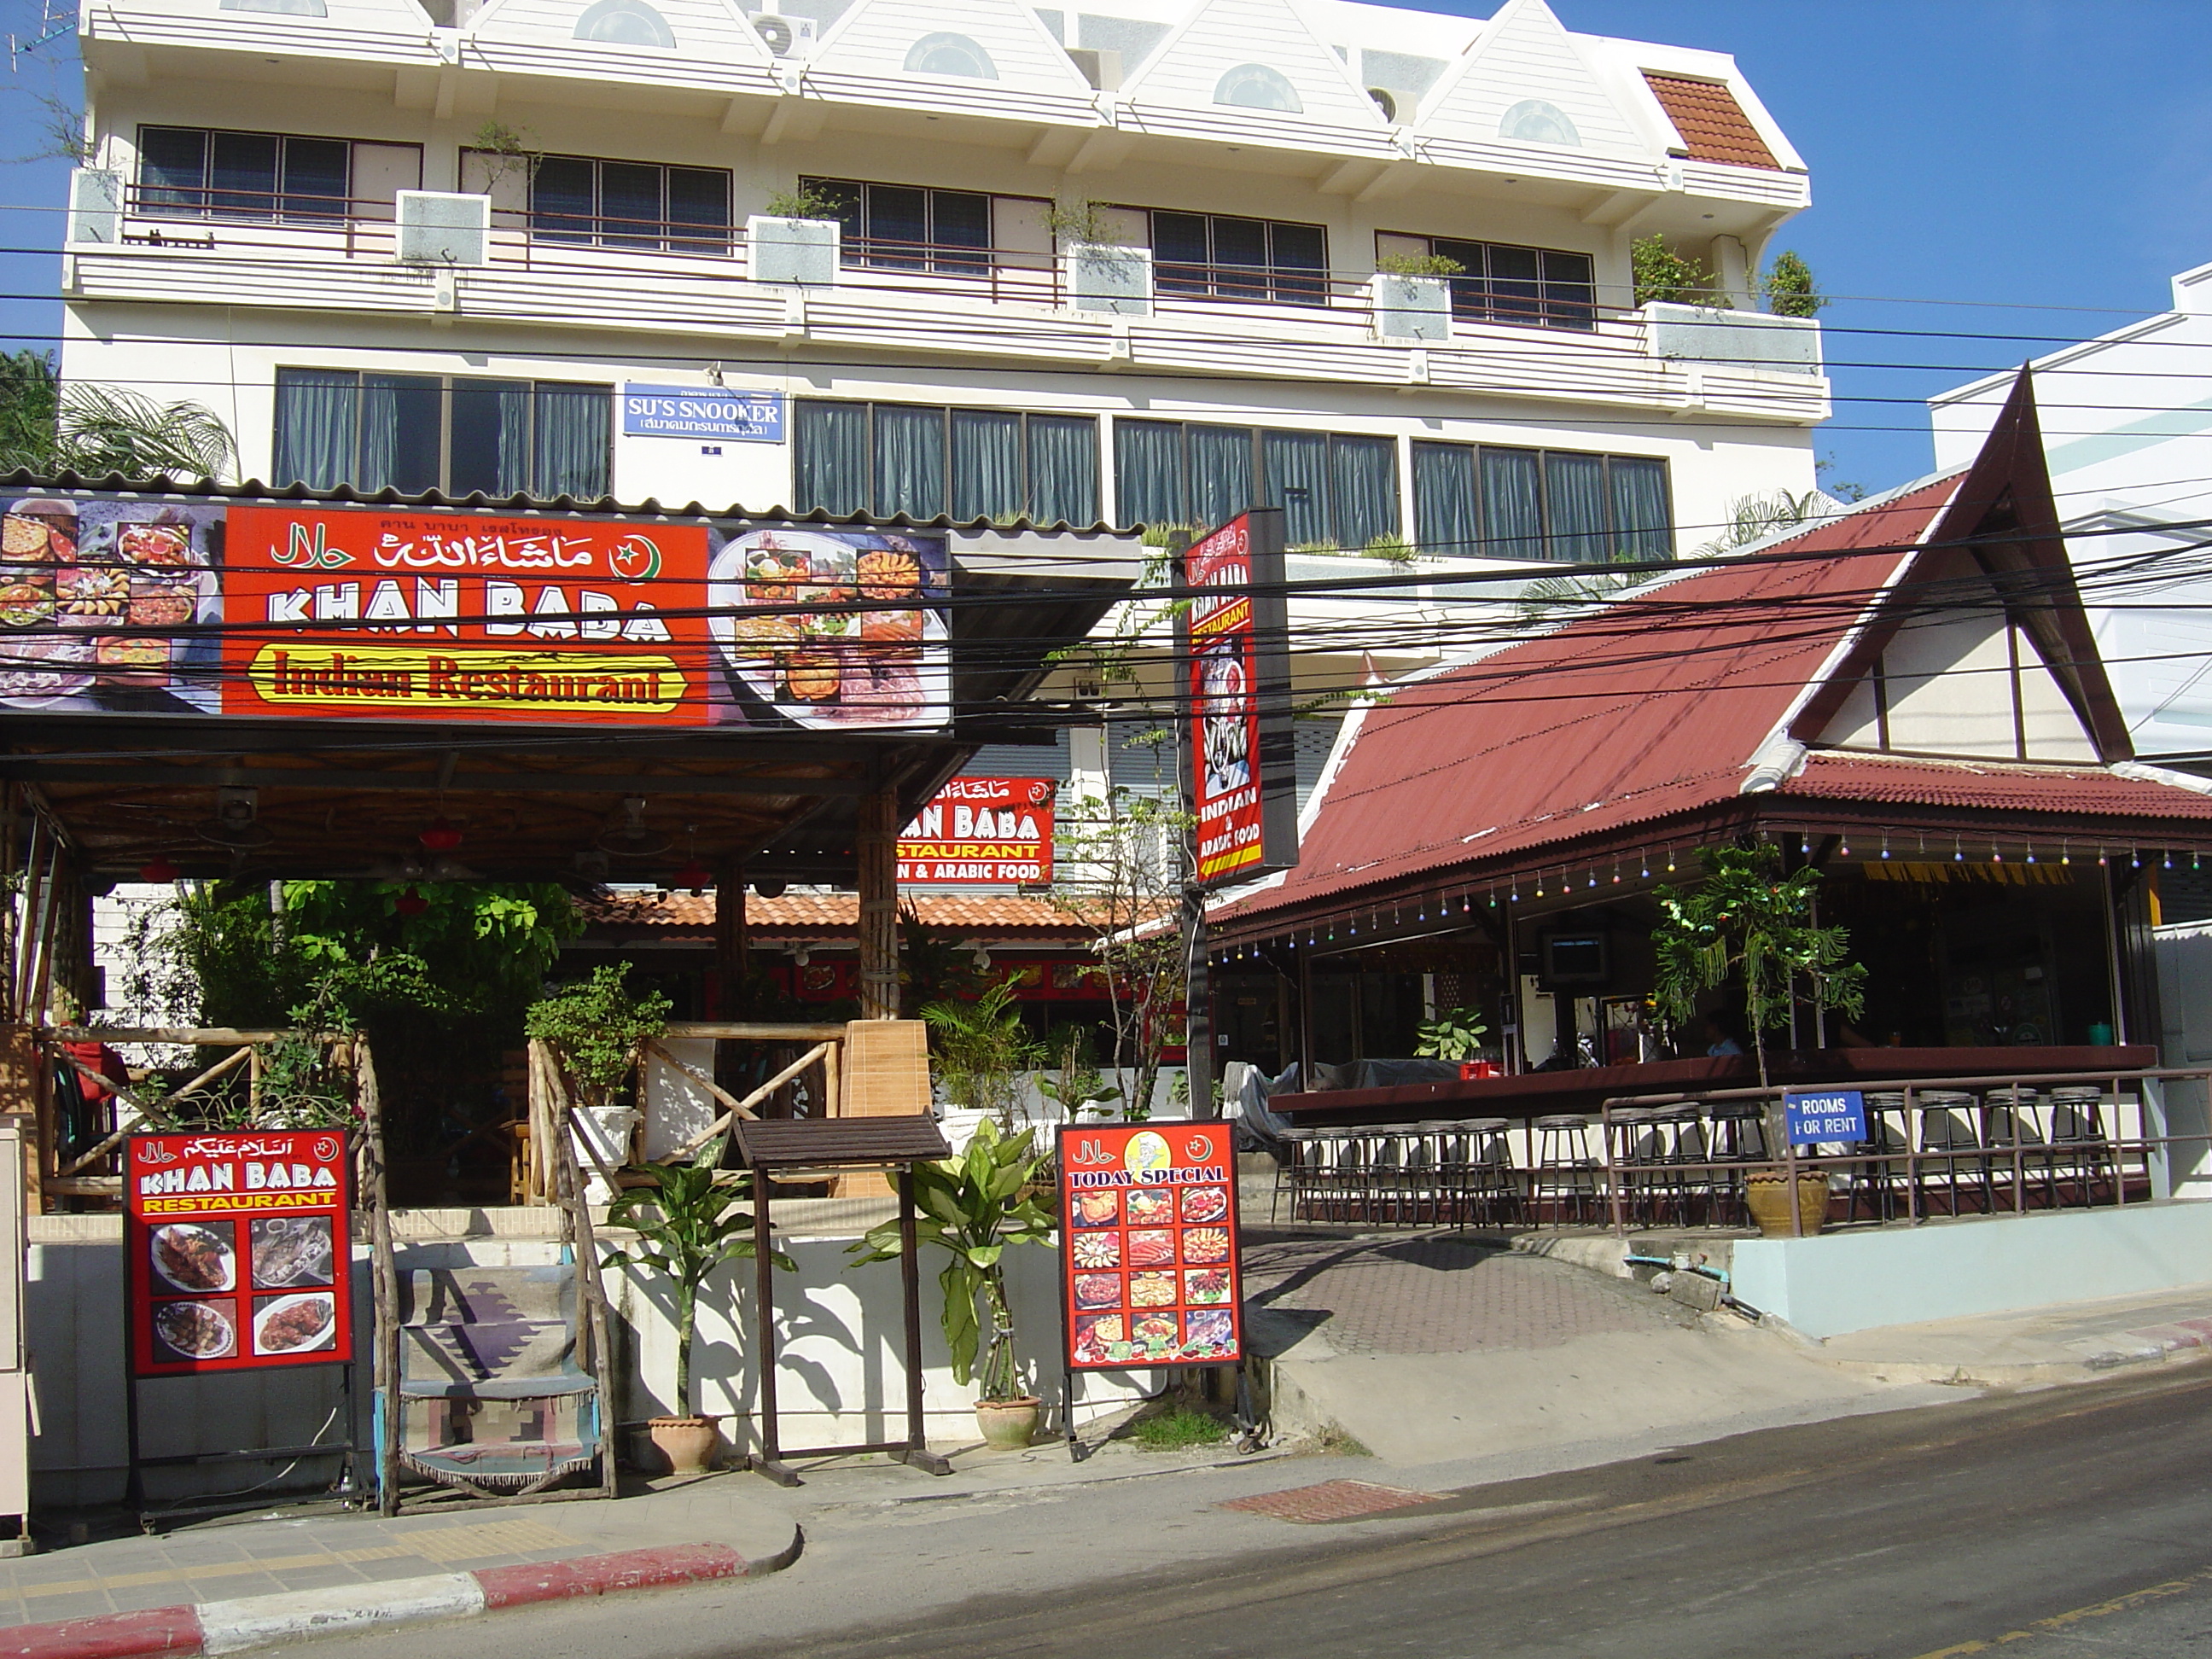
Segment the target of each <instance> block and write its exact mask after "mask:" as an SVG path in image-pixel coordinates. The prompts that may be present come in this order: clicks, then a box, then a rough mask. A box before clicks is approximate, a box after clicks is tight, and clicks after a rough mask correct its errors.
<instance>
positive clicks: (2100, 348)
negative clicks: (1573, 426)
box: [1929, 265, 2212, 759]
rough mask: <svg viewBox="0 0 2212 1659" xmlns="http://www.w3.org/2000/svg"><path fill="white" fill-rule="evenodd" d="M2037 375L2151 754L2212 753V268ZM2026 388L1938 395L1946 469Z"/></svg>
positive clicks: (2064, 516)
mask: <svg viewBox="0 0 2212 1659" xmlns="http://www.w3.org/2000/svg"><path fill="white" fill-rule="evenodd" d="M2033 368H2034V371H2035V385H2036V399H2037V402H2038V403H2039V404H2040V405H2041V408H2042V411H2043V414H2042V422H2043V438H2044V453H2045V457H2046V458H2047V459H2048V460H2049V462H2050V466H2051V491H2052V494H2053V495H2054V497H2055V498H2056V501H2057V507H2058V515H2059V519H2060V520H2061V522H2062V523H2063V526H2064V528H2065V530H2066V532H2067V535H2068V537H2069V548H2070V550H2071V552H2072V556H2073V559H2074V563H2075V573H2076V575H2077V578H2078V580H2080V582H2081V589H2082V596H2083V598H2084V599H2085V600H2086V601H2087V608H2088V611H2089V615H2090V619H2091V621H2092V623H2093V625H2094V627H2095V629H2096V634H2097V645H2098V648H2099V651H2100V654H2101V655H2102V656H2103V658H2104V659H2105V665H2106V671H2107V672H2108V673H2109V674H2110V676H2111V678H2112V689H2113V690H2114V692H2115V693H2117V694H2118V697H2119V701H2120V707H2121V709H2122V712H2123V713H2124V714H2125V715H2126V717H2127V722H2128V730H2129V733H2130V736H2131V737H2132V738H2134V740H2135V745H2136V750H2137V752H2139V753H2141V754H2142V755H2145V756H2152V757H2158V756H2165V757H2177V758H2188V757H2195V758H2196V759H2202V758H2203V757H2207V756H2208V755H2212V557H2208V556H2207V554H2206V552H2205V546H2206V543H2207V540H2208V538H2207V536H2206V533H2205V528H2204V526H2205V523H2206V520H2212V265H2199V266H2198V267H2197V269H2195V270H2185V271H2183V272H2182V273H2181V274H2180V275H2179V276H2176V277H2175V278H2174V279H2173V309H2172V310H2171V311H2167V312H2161V313H2159V314H2158V315H2156V316H2154V317H2148V318H2146V319H2143V320H2142V321H2141V322H2138V323H2132V324H2130V325H2128V326H2127V327H2125V328H2121V329H2115V330H2114V331H2112V332H2111V333H2109V334H2103V335H2100V336H2099V337H2096V338H2095V339H2093V340H2085V341H2083V342H2082V343H2081V344H2079V345H2073V346H2067V347H2065V348H2063V349H2060V350H2058V351H2055V352H2052V353H2051V354H2050V355H2049V356H2045V357H2042V358H2039V359H2038V360H2037V361H2036V362H2035V363H2034V365H2033ZM2012 380H2013V373H2012V371H2011V370H2007V371H2006V372H2005V373H2003V374H1996V375H1991V376H1989V377H1987V378H1985V379H1982V380H1975V381H1972V382H1971V383H1969V384H1967V385H1966V386H1958V387H1955V388H1954V389H1953V390H1951V391H1949V392H1942V393H1940V394H1939V395H1937V396H1936V397H1934V398H1929V410H1930V412H1931V415H1932V416H1933V419H1934V424H1935V431H1936V465H1937V466H1938V467H1939V468H1940V467H1953V466H1957V465H1961V464H1962V463H1963V462H1964V461H1966V460H1969V459H1972V457H1973V455H1974V453H1975V451H1976V450H1977V449H1978V447H1979V446H1980V444H1981V441H1982V439H1983V437H1984V435H1985V434H1986V433H1987V432H1988V430H1989V427H1990V422H1991V420H1992V419H1994V418H1995V416H1996V411H1997V410H1998V409H1999V408H2000V407H2001V406H2002V404H2003V402H2004V398H2005V394H2006V392H2008V391H2009V390H2010V388H2011V386H2012Z"/></svg>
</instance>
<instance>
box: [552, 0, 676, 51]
mask: <svg viewBox="0 0 2212 1659" xmlns="http://www.w3.org/2000/svg"><path fill="white" fill-rule="evenodd" d="M576 39H578V40H597V41H599V42H600V43H601V44H603V45H605V46H647V47H652V48H653V49H655V50H657V51H660V52H673V51H675V50H676V32H675V31H674V30H673V29H671V28H670V27H668V20H667V19H666V18H665V17H663V16H662V15H660V14H659V12H657V11H655V10H654V9H653V8H652V7H651V6H648V5H647V4H646V3H645V0H597V3H595V4H593V5H590V6H586V8H585V9H584V15H582V16H581V17H579V18H578V19H577V20H576Z"/></svg>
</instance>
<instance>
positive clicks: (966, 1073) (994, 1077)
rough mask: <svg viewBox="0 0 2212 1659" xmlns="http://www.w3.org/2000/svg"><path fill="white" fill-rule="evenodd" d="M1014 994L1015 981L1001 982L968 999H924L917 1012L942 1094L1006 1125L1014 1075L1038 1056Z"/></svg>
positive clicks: (1009, 1123)
mask: <svg viewBox="0 0 2212 1659" xmlns="http://www.w3.org/2000/svg"><path fill="white" fill-rule="evenodd" d="M1014 998H1015V991H1014V985H1013V981H1011V980H1001V981H999V982H998V983H997V984H996V985H994V986H992V987H990V988H989V989H988V990H987V991H985V992H984V993H983V994H982V995H981V996H980V997H976V998H975V999H973V1000H957V1001H953V1000H947V1001H941V1002H930V1003H925V1004H923V1005H922V1010H921V1017H922V1019H923V1020H924V1021H925V1022H926V1023H927V1024H928V1026H929V1036H930V1040H931V1045H932V1046H933V1048H935V1049H936V1051H937V1069H938V1074H939V1076H940V1077H942V1078H943V1079H945V1097H946V1098H947V1099H948V1100H950V1101H951V1103H953V1104H954V1105H955V1106H960V1107H964V1108H966V1109H968V1110H969V1111H974V1112H991V1113H994V1114H996V1115H997V1116H998V1118H999V1119H1000V1121H1001V1122H1003V1123H1005V1124H1006V1127H1008V1128H1012V1127H1013V1123H1012V1119H1013V1110H1014V1073H1017V1072H1018V1071H1021V1070H1022V1069H1023V1068H1024V1067H1025V1066H1031V1065H1034V1064H1035V1063H1036V1060H1037V1058H1038V1054H1037V1044H1036V1039H1035V1038H1034V1037H1032V1036H1030V1034H1029V1030H1028V1029H1027V1028H1026V1027H1025V1026H1024V1025H1023V1024H1022V1015H1021V1010H1020V1009H1019V1008H1018V1007H1017V1006H1015V1002H1014Z"/></svg>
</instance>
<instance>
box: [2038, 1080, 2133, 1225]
mask: <svg viewBox="0 0 2212 1659" xmlns="http://www.w3.org/2000/svg"><path fill="white" fill-rule="evenodd" d="M2051 1170H2052V1174H2051V1181H2052V1183H2053V1186H2054V1187H2057V1184H2058V1183H2059V1182H2060V1181H2061V1180H2062V1178H2063V1179H2070V1180H2071V1181H2072V1182H2074V1183H2075V1188H2076V1189H2077V1190H2078V1191H2079V1192H2080V1193H2081V1204H2082V1206H2083V1207H2084V1208H2087V1207H2088V1206H2090V1205H2092V1204H2093V1203H2094V1202H2095V1201H2096V1196H2095V1194H2096V1186H2097V1182H2099V1181H2100V1179H2109V1180H2111V1181H2112V1182H2115V1183H2117V1182H2118V1169H2117V1167H2116V1166H2115V1165H2114V1164H2113V1162H2112V1143H2111V1141H2110V1140H2108V1139H2106V1134H2105V1091H2103V1090H2102V1089H2101V1088H2099V1087H2097V1086H2096V1085H2093V1084H2092V1085H2066V1086H2064V1087H2062V1088H2057V1089H2053V1090H2052V1091H2051ZM2114 1190H2115V1192H2117V1190H2118V1188H2117V1184H2116V1185H2115V1188H2114Z"/></svg>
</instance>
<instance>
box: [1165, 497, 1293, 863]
mask: <svg viewBox="0 0 2212 1659" xmlns="http://www.w3.org/2000/svg"><path fill="white" fill-rule="evenodd" d="M1182 586H1185V587H1186V588H1189V589H1193V590H1195V591H1194V593H1193V594H1192V596H1191V599H1190V603H1189V605H1188V607H1186V609H1185V611H1184V612H1183V613H1182V616H1181V617H1179V618H1178V621H1177V624H1176V632H1177V634H1178V635H1179V637H1180V641H1181V643H1182V650H1183V654H1184V659H1185V661H1186V663H1187V664H1188V679H1187V681H1186V683H1185V691H1186V694H1187V696H1188V699H1189V714H1188V719H1187V720H1186V721H1185V732H1186V736H1185V739H1184V745H1183V752H1184V757H1185V759H1184V764H1185V768H1186V771H1185V782H1186V786H1187V787H1188V792H1189V797H1188V798H1189V799H1190V802H1191V811H1192V813H1193V815H1194V817H1196V819H1197V842H1198V858H1197V863H1198V880H1199V884H1200V886H1206V887H1214V886H1219V885H1222V884H1225V883H1228V882H1233V881H1242V880H1244V879H1245V878H1248V877H1251V876H1256V875H1260V874H1262V873H1264V872H1267V871H1271V870H1282V869H1287V868H1288V867H1289V866H1291V865H1293V864H1296V863H1297V856H1298V854H1297V835H1298V831H1297V779H1296V775H1295V769H1296V761H1295V757H1294V752H1293V743H1294V739H1293V738H1292V735H1291V718H1290V666H1289V659H1288V649H1287V641H1288V637H1289V628H1288V614H1287V605H1286V601H1285V598H1284V594H1283V515H1282V512H1281V510H1280V509H1279V508H1265V509H1262V508H1255V509H1254V510H1253V511H1251V512H1249V513H1239V514H1238V515H1237V517H1236V518H1234V519H1231V520H1230V521H1229V522H1228V523H1227V524H1225V525H1224V526H1221V528H1220V529H1218V530H1217V531H1215V532H1213V533H1212V534H1211V535H1209V536H1207V537H1206V538H1204V539H1203V540H1200V541H1199V542H1196V543H1194V544H1193V545H1192V546H1191V548H1190V550H1188V552H1186V553H1185V554H1184V555H1183V556H1182Z"/></svg>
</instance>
